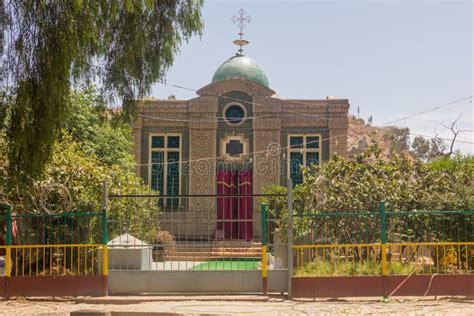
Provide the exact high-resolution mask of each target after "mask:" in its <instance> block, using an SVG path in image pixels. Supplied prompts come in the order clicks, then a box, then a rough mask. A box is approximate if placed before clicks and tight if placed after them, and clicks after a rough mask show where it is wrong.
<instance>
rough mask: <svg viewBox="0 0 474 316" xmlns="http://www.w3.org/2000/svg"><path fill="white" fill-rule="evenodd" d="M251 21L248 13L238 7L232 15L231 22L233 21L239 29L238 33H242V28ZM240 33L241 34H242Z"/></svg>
mask: <svg viewBox="0 0 474 316" xmlns="http://www.w3.org/2000/svg"><path fill="white" fill-rule="evenodd" d="M251 21H252V18H251V17H250V15H248V13H247V12H245V10H244V9H240V10H239V11H238V12H237V14H236V15H234V16H233V17H232V22H234V24H235V25H237V27H238V28H239V29H240V33H239V34H242V35H243V33H242V31H243V29H244V28H245V27H246V26H247V24H249V23H250V22H251ZM242 35H241V36H242Z"/></svg>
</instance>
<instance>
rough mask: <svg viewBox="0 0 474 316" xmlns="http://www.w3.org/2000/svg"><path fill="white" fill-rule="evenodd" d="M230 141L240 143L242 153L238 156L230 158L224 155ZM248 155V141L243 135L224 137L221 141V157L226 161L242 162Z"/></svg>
mask: <svg viewBox="0 0 474 316" xmlns="http://www.w3.org/2000/svg"><path fill="white" fill-rule="evenodd" d="M231 140H238V141H240V142H241V143H242V145H243V149H242V153H241V154H240V155H238V156H230V155H229V154H227V153H226V145H227V143H228V142H229V141H231ZM248 154H249V140H248V139H247V138H245V136H243V135H226V136H225V137H224V138H222V139H221V157H223V158H224V159H226V160H236V161H237V160H244V159H245V158H246V157H247V156H248Z"/></svg>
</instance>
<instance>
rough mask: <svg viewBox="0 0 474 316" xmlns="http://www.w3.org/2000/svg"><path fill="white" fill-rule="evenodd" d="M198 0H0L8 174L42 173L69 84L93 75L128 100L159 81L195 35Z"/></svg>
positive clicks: (108, 91)
mask: <svg viewBox="0 0 474 316" xmlns="http://www.w3.org/2000/svg"><path fill="white" fill-rule="evenodd" d="M202 4H203V1H202V0H195V1H186V0H174V1H159V0H147V1H132V0H82V1H79V0H58V1H36V0H25V1H14V0H5V1H1V2H0V17H2V19H0V33H1V34H2V35H1V36H2V38H3V41H2V42H1V45H0V47H1V52H2V55H1V56H2V60H3V65H2V66H3V67H2V76H1V77H2V79H4V78H6V79H8V80H5V81H4V82H2V88H4V89H6V88H11V89H12V90H13V94H14V95H15V102H14V103H13V105H12V107H11V113H10V122H9V126H8V131H7V137H8V157H9V169H10V174H11V175H12V176H14V177H15V179H16V181H17V182H19V181H23V182H29V181H32V180H33V179H37V178H38V177H40V175H41V173H42V172H43V170H44V168H45V166H46V164H47V162H48V160H49V159H50V157H51V154H52V150H53V145H54V141H55V140H56V137H57V136H58V133H59V130H60V129H61V124H62V121H63V120H64V118H65V117H66V115H67V112H68V110H69V109H70V102H69V96H70V91H71V88H72V87H75V86H77V85H78V84H79V83H83V82H86V83H87V82H90V81H91V80H98V81H99V82H100V84H101V87H102V90H103V92H104V94H105V95H106V96H108V97H110V98H114V97H119V98H121V99H123V107H124V110H125V111H124V113H125V114H126V115H128V116H130V115H133V113H134V108H135V106H134V104H135V102H134V101H133V100H137V99H139V98H141V97H142V96H144V95H145V94H146V93H148V91H149V89H150V86H151V84H152V83H154V82H156V81H158V80H161V79H163V77H164V74H165V72H166V70H167V69H168V68H169V67H170V65H171V64H172V63H173V59H174V56H175V55H176V53H177V52H178V50H179V46H180V45H181V43H182V41H183V40H188V39H189V38H190V37H191V36H193V35H195V34H199V33H200V32H201V30H202V27H203V23H202V20H201V12H200V9H201V7H202Z"/></svg>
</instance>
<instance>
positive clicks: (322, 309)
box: [0, 296, 474, 316]
mask: <svg viewBox="0 0 474 316" xmlns="http://www.w3.org/2000/svg"><path fill="white" fill-rule="evenodd" d="M163 298H166V299H165V300H161V301H154V300H153V299H154V297H148V301H145V302H144V301H143V299H142V300H136V301H137V302H139V301H141V302H140V303H130V301H124V302H125V303H126V304H119V302H115V303H114V304H110V303H109V304H91V303H76V302H75V301H74V300H66V299H58V300H52V299H50V300H45V299H41V300H34V301H28V300H25V299H18V300H12V301H0V315H69V313H71V312H72V315H81V314H82V315H87V314H85V313H81V312H78V311H82V312H85V311H89V312H91V311H95V312H97V314H95V315H110V316H112V315H120V316H124V315H134V314H136V313H140V315H170V316H173V315H361V314H363V315H389V314H390V315H393V314H395V315H450V316H454V315H456V316H457V315H474V301H472V300H471V301H469V300H463V299H459V298H442V299H438V300H435V299H434V298H424V299H415V298H394V299H392V300H391V301H390V302H389V303H381V302H380V301H379V299H378V298H377V299H376V298H373V299H346V300H318V301H312V300H311V301H304V300H298V301H290V300H285V299H280V298H269V299H268V300H267V301H262V299H261V296H255V300H253V301H252V300H251V299H250V298H251V297H247V299H246V300H243V299H244V298H243V297H240V298H237V297H232V296H226V297H222V296H220V297H211V296H209V297H207V300H199V301H198V300H194V298H193V297H182V296H180V297H163ZM257 298H258V299H257ZM124 299H125V298H124ZM155 299H159V297H158V298H155ZM213 299H216V300H213ZM79 301H80V300H79ZM118 301H120V300H118ZM102 303H104V302H102ZM89 315H91V314H90V313H89Z"/></svg>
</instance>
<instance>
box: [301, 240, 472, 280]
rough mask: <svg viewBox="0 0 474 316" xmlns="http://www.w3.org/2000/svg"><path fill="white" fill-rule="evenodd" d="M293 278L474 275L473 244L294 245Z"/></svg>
mask: <svg viewBox="0 0 474 316" xmlns="http://www.w3.org/2000/svg"><path fill="white" fill-rule="evenodd" d="M292 248H293V256H294V258H295V268H296V269H295V276H300V277H305V276H348V275H353V276H357V275H387V274H392V275H407V274H410V273H417V274H434V273H437V274H473V273H474V242H421V243H386V244H381V243H373V244H372V243H370V244H334V245H295V246H292Z"/></svg>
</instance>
